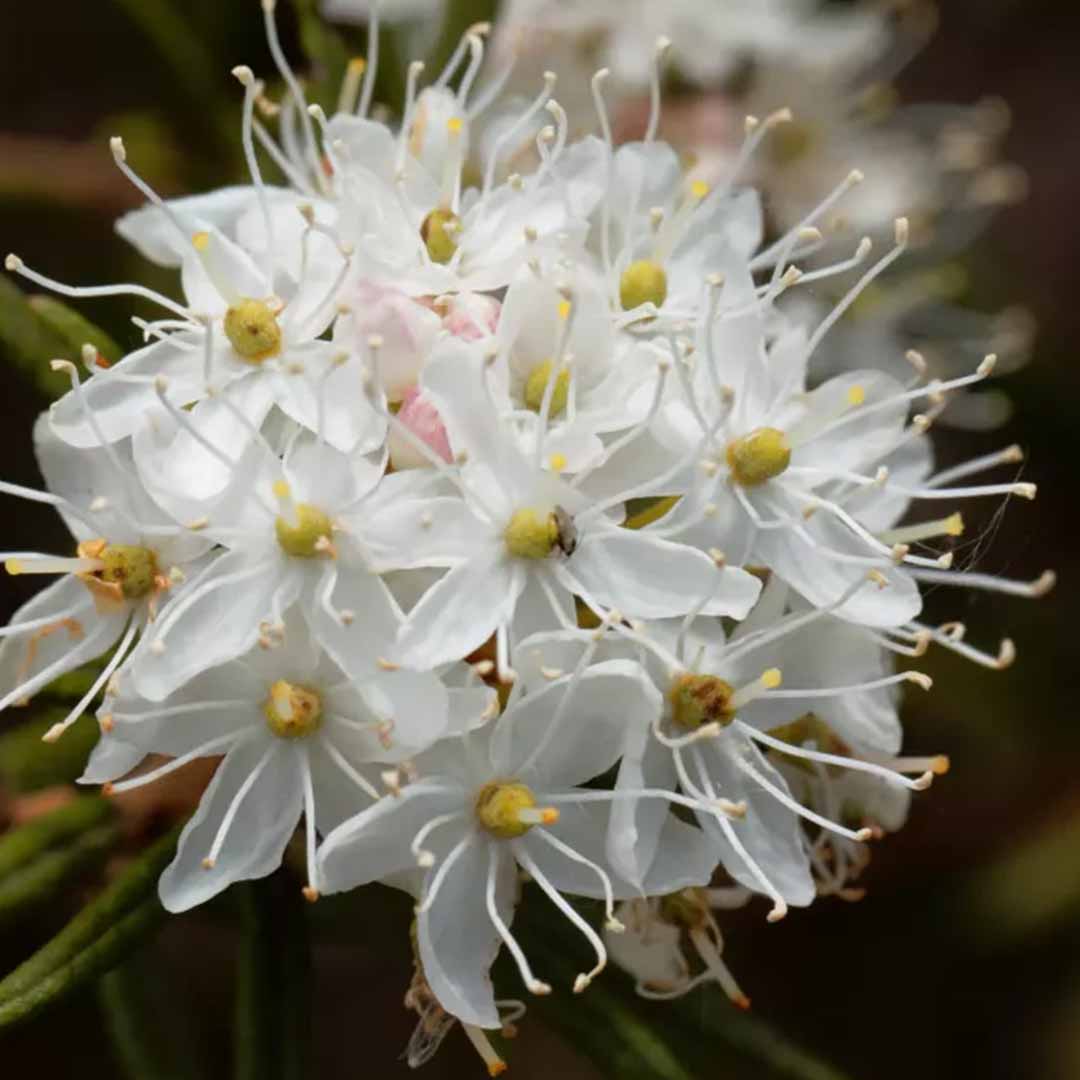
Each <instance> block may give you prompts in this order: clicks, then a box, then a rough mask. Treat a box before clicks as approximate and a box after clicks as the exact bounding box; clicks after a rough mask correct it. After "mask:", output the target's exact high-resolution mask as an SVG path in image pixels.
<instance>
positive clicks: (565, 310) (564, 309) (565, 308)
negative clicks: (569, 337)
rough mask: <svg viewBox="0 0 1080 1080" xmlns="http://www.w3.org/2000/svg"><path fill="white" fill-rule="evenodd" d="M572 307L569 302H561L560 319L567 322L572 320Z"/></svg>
mask: <svg viewBox="0 0 1080 1080" xmlns="http://www.w3.org/2000/svg"><path fill="white" fill-rule="evenodd" d="M570 306H571V305H570V301H569V300H560V301H559V318H560V319H563V320H566V319H569V318H570Z"/></svg>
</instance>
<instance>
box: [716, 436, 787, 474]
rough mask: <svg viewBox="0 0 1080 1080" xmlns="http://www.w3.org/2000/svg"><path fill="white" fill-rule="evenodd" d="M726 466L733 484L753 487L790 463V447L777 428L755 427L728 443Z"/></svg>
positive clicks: (779, 472) (781, 470) (779, 471)
mask: <svg viewBox="0 0 1080 1080" xmlns="http://www.w3.org/2000/svg"><path fill="white" fill-rule="evenodd" d="M727 463H728V468H729V469H731V475H732V478H733V479H734V481H735V483H737V484H741V485H742V486H743V487H756V486H757V485H758V484H764V483H765V481H766V480H772V479H773V478H774V477H777V476H779V475H780V474H781V473H782V472H783V471H784V470H785V469H786V468H787V467H788V466H789V465H790V464H791V444H790V443H789V442H788V438H787V436H786V435H785V434H784V433H783V432H782V431H780V430H779V429H777V428H773V427H760V428H755V429H754V430H753V431H751V432H749V433H748V434H746V435H742V436H740V437H739V438H738V439H733V440H732V441H731V442H730V443H728V448H727Z"/></svg>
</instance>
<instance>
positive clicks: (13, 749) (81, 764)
mask: <svg viewBox="0 0 1080 1080" xmlns="http://www.w3.org/2000/svg"><path fill="white" fill-rule="evenodd" d="M71 674H72V675H73V676H74V675H75V674H76V673H75V672H72V673H71ZM50 690H51V688H50ZM67 713H68V709H67V707H66V706H65V707H61V706H47V707H44V708H41V709H37V710H36V711H35V713H34V715H33V716H32V717H31V718H29V719H28V720H27V721H26V722H25V723H22V724H20V725H19V726H18V727H17V728H13V729H12V730H11V731H5V732H4V733H3V734H2V735H0V783H2V784H3V785H4V787H6V788H8V789H9V790H11V791H14V792H16V793H22V792H27V791H39V790H40V789H41V788H46V787H52V786H53V785H54V784H70V783H73V782H74V781H75V780H76V779H78V777H79V776H80V775H81V774H82V771H83V769H84V768H85V767H86V759H87V757H88V756H89V754H90V751H91V750H92V749H93V748H94V744H95V743H96V742H97V740H98V726H97V724H96V723H95V722H94V720H93V718H91V717H86V718H84V719H83V720H80V721H79V723H77V724H75V725H74V726H73V727H71V728H69V729H68V731H67V732H66V733H65V735H64V737H63V738H62V739H60V740H59V741H58V742H55V743H53V744H51V745H49V746H46V745H45V744H43V743H42V741H41V737H42V735H44V734H45V732H46V731H48V730H49V728H50V727H52V726H53V724H55V723H56V722H57V721H59V720H62V719H63V718H64V717H65V716H67Z"/></svg>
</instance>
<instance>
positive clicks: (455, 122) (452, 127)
mask: <svg viewBox="0 0 1080 1080" xmlns="http://www.w3.org/2000/svg"><path fill="white" fill-rule="evenodd" d="M463 126H464V122H463V121H462V119H461V117H460V116H451V117H450V119H449V120H447V121H446V130H447V131H448V132H449V133H450V134H451V135H460V134H461V129H462V127H463Z"/></svg>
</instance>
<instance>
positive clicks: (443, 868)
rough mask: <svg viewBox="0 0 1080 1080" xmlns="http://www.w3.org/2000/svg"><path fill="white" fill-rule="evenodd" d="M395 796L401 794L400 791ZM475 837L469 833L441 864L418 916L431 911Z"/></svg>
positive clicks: (420, 905)
mask: <svg viewBox="0 0 1080 1080" xmlns="http://www.w3.org/2000/svg"><path fill="white" fill-rule="evenodd" d="M395 794H401V792H400V790H399V791H397V792H395ZM475 839H476V837H475V835H474V834H473V833H469V834H468V835H467V836H465V837H464V839H462V840H459V841H458V842H457V843H456V844H455V845H454V846H453V847H452V848H451V849H450V851H449V853H448V854H447V856H446V858H445V859H443V861H442V862H441V863H440V864H439V868H438V869H437V870H436V871H435V873H434V875H433V876H432V878H431V881H430V883H429V884H428V885H427V886H426V888H425V891H424V893H423V897H422V899H421V902H420V903H419V904H417V905H416V909H415V911H416V914H417V916H420V915H423V914H424V913H425V912H428V911H430V910H431V906H432V904H434V903H435V898H436V897H437V896H438V895H439V890H440V889H441V888H442V884H443V882H444V881H445V880H446V875H447V874H449V873H450V871H451V870H452V869H453V866H454V864H455V863H456V862H457V861H458V859H460V858H461V856H462V855H464V854H465V852H466V851H467V850H468V849H469V847H471V846H472V844H473V843H474V842H475Z"/></svg>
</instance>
